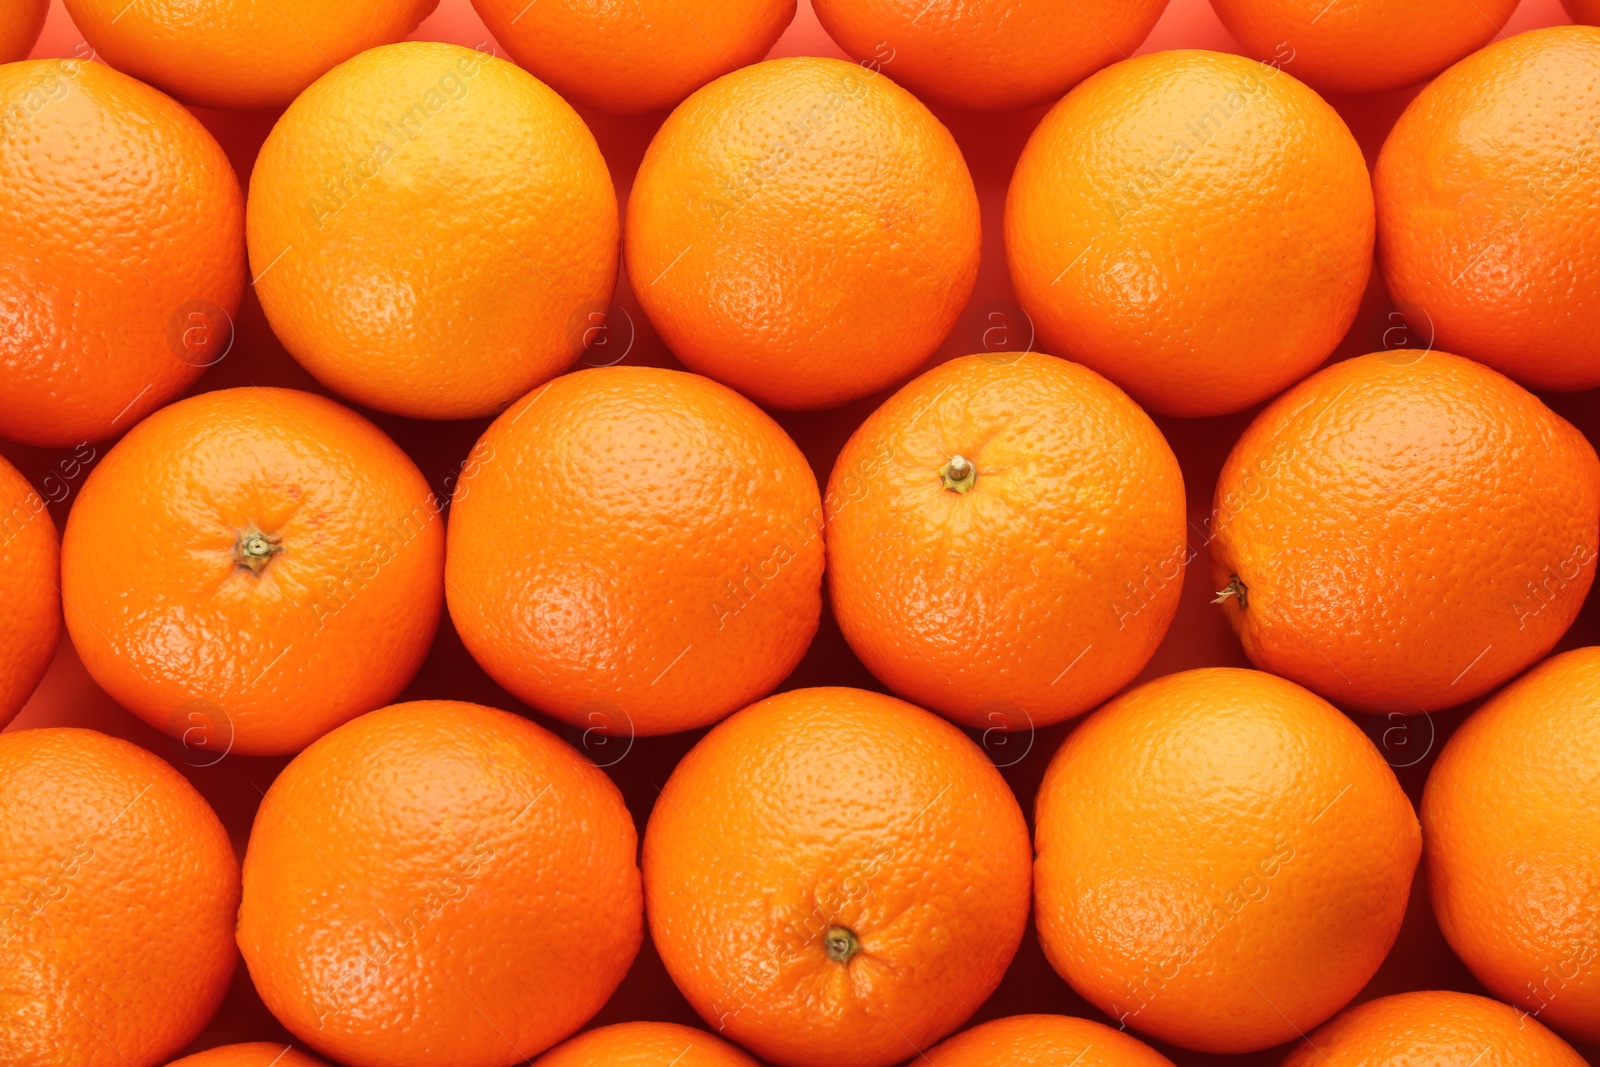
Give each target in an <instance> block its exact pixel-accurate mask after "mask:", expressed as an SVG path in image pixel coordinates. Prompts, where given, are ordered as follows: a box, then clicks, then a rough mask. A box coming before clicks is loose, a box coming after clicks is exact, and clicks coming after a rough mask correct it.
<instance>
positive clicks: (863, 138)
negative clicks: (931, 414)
mask: <svg viewBox="0 0 1600 1067" xmlns="http://www.w3.org/2000/svg"><path fill="white" fill-rule="evenodd" d="M978 251H979V223H978V196H977V193H976V191H975V190H974V188H973V184H972V175H971V174H969V173H968V172H967V165H966V161H965V160H963V159H962V158H961V149H960V148H958V147H957V146H956V142H955V138H953V137H952V136H950V131H949V130H947V129H945V128H944V126H943V124H941V123H940V122H939V120H938V119H936V118H934V117H933V115H932V113H930V112H929V111H928V109H927V108H926V107H924V106H923V105H922V104H921V103H920V102H919V101H918V100H917V98H916V97H914V96H912V95H911V94H910V93H908V92H906V91H905V90H904V89H901V88H900V87H899V86H898V85H895V84H894V83H893V82H891V81H890V80H889V79H888V78H886V77H884V76H883V75H882V74H880V73H878V71H877V70H875V69H873V68H871V67H863V66H857V65H855V64H852V63H845V62H843V61H841V60H837V59H818V58H815V57H809V56H807V57H795V58H791V59H775V60H772V61H770V62H767V63H758V64H756V65H755V66H753V67H746V68H744V69H743V70H740V71H738V72H737V73H734V74H729V75H727V76H726V77H723V78H719V79H717V80H716V81H714V82H712V83H711V84H710V85H708V86H706V87H705V88H704V89H701V90H700V91H699V92H697V93H695V94H694V95H693V96H691V97H690V98H689V99H688V100H685V101H684V102H683V103H682V104H681V105H679V107H678V109H677V110H676V111H674V112H673V113H672V114H671V115H670V116H669V117H668V118H667V121H666V122H665V123H664V124H663V125H662V127H661V129H660V131H658V132H657V134H656V136H655V139H654V140H653V141H651V142H650V147H649V148H648V149H647V150H646V151H645V155H644V161H643V162H642V163H641V164H640V165H639V173H638V176H637V177H636V178H635V180H634V184H633V192H632V194H631V195H630V196H629V198H628V226H627V244H626V248H625V249H624V254H625V256H626V260H627V266H628V276H629V278H630V279H631V280H632V283H633V288H634V292H635V293H636V294H637V295H638V297H639V303H640V304H641V305H643V307H644V310H645V312H646V313H647V314H648V315H649V316H650V321H651V322H652V323H653V324H654V325H655V327H656V329H657V330H658V331H660V333H661V337H662V339H663V340H665V341H666V342H667V344H668V345H669V346H670V347H671V349H672V351H673V353H674V354H675V355H676V356H677V357H678V358H679V359H681V360H682V361H683V362H684V363H685V364H686V365H688V367H689V368H690V369H691V370H696V371H699V372H700V373H702V374H708V375H710V376H711V377H713V378H716V379H717V380H718V381H721V382H725V383H727V384H728V385H731V386H733V387H734V388H735V389H737V390H739V391H740V392H741V393H744V394H745V395H746V396H748V397H750V398H751V399H752V400H754V401H756V402H757V403H758V404H762V405H764V406H766V407H774V408H824V407H832V406H834V405H838V404H843V403H845V402H846V401H849V400H854V399H856V398H857V397H861V396H866V395H867V394H868V393H872V392H875V391H877V390H879V389H882V388H883V387H884V386H887V385H891V384H893V383H894V382H896V381H899V380H900V379H902V378H904V377H905V376H906V375H908V374H910V373H911V372H912V371H913V370H915V369H916V368H917V366H918V365H919V364H921V363H922V362H923V361H924V360H926V359H927V358H928V357H929V356H930V355H932V354H933V352H934V350H935V349H936V348H938V347H939V343H940V342H941V341H943V340H944V337H945V334H947V333H949V332H950V328H951V327H952V326H953V325H955V321H956V317H957V316H958V315H959V314H960V313H961V309H962V307H963V306H965V304H966V302H967V297H968V296H969V295H970V294H971V293H972V286H973V283H974V281H976V279H977V275H978Z"/></svg>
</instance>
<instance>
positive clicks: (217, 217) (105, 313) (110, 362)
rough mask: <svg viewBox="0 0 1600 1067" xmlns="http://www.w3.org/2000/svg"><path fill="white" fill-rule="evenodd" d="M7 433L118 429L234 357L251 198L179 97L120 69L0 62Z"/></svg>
mask: <svg viewBox="0 0 1600 1067" xmlns="http://www.w3.org/2000/svg"><path fill="white" fill-rule="evenodd" d="M0 100H7V101H10V102H11V104H10V106H9V107H8V109H7V110H6V111H5V112H4V113H3V114H0V189H4V190H5V210H4V211H0V320H3V321H4V322H5V324H6V325H5V329H4V331H3V332H0V410H3V411H4V412H5V413H6V414H5V419H4V421H3V422H0V433H3V434H4V435H5V436H6V437H9V438H12V439H13V440H17V441H26V442H27V443H28V444H32V445H44V446H60V445H73V444H77V443H79V442H83V441H96V440H99V439H100V438H103V437H109V436H111V435H112V434H116V433H121V432H122V431H124V430H126V429H127V428H128V427H130V426H132V425H133V424H134V423H136V422H138V421H139V420H140V419H141V418H143V417H144V416H145V415H147V414H149V413H150V412H151V411H154V410H155V409H156V408H158V407H160V406H161V405H162V404H165V403H166V402H167V401H169V400H171V399H172V398H173V397H175V396H177V395H178V394H179V393H181V392H183V391H184V390H185V389H187V388H188V387H189V386H190V385H191V384H192V383H193V382H194V380H195V379H196V378H198V377H200V375H201V373H202V372H203V371H204V370H205V368H206V367H208V366H210V365H211V364H213V363H215V362H217V361H218V360H220V359H222V358H223V357H224V356H226V355H227V351H228V347H229V346H230V345H231V344H232V340H233V318H232V317H233V315H234V313H235V312H237V311H238V309H239V298H240V295H241V294H242V292H243V290H244V281H245V262H244V242H243V236H244V198H243V197H242V196H241V195H240V192H239V180H238V178H236V177H235V176H234V173H233V167H232V166H231V165H230V164H229V163H228V157H227V156H226V155H224V154H223V151H222V149H221V147H220V146H218V144H217V142H216V141H215V140H214V139H213V138H212V136H211V135H210V134H209V133H207V132H206V129H205V127H203V126H201V125H200V123H199V122H198V121H197V120H196V119H195V117H194V116H193V115H191V114H189V112H188V111H186V110H184V109H183V107H181V106H180V105H179V104H178V103H176V102H175V101H173V100H172V99H170V98H169V97H166V96H163V95H161V94H160V93H158V92H156V91H155V90H154V89H151V88H150V87H149V86H146V85H143V84H141V83H139V82H136V81H134V80H133V79H132V78H129V77H127V76H126V75H123V74H118V73H117V72H116V71H114V70H112V69H110V68H109V67H106V66H103V65H101V64H98V63H88V62H82V61H79V60H73V59H36V60H30V61H28V62H24V63H13V64H7V65H5V66H3V67H0Z"/></svg>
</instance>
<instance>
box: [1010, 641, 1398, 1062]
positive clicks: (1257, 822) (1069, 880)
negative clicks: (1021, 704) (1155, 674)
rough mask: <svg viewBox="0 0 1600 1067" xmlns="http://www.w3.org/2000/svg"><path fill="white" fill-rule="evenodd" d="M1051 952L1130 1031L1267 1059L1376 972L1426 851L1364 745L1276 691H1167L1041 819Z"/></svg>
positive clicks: (1177, 681)
mask: <svg viewBox="0 0 1600 1067" xmlns="http://www.w3.org/2000/svg"><path fill="white" fill-rule="evenodd" d="M1035 825H1036V835H1037V836H1036V839H1035V847H1036V849H1037V851H1038V859H1037V860H1036V861H1035V864H1034V892H1035V895H1036V904H1035V921H1036V922H1037V924H1038V929H1039V940H1040V941H1041V942H1042V943H1043V945H1044V950H1045V955H1046V956H1047V957H1049V959H1050V962H1051V964H1052V965H1053V966H1054V967H1055V969H1056V970H1057V971H1058V972H1060V974H1061V975H1062V977H1064V978H1065V979H1066V980H1067V981H1068V982H1069V983H1071V985H1072V987H1073V988H1074V989H1076V990H1077V991H1078V993H1079V994H1081V995H1082V996H1083V997H1084V998H1085V999H1086V1000H1088V1001H1089V1002H1090V1003H1091V1004H1093V1005H1094V1006H1095V1007H1097V1008H1099V1009H1100V1010H1101V1011H1103V1012H1105V1013H1106V1014H1107V1015H1109V1016H1111V1018H1112V1019H1114V1020H1115V1021H1116V1022H1117V1024H1118V1026H1119V1027H1124V1028H1125V1027H1132V1028H1134V1029H1135V1030H1140V1031H1143V1032H1145V1033H1148V1034H1152V1035H1154V1036H1155V1037H1158V1038H1160V1039H1161V1040H1163V1041H1170V1042H1172V1043H1173V1044H1175V1045H1178V1046H1180V1047H1183V1048H1188V1049H1194V1050H1196V1051H1199V1052H1210V1053H1234V1052H1249V1051H1254V1050H1256V1049H1263V1048H1268V1047H1270V1046H1272V1045H1276V1044H1278V1043H1280V1042H1282V1041H1286V1040H1289V1039H1290V1038H1293V1037H1295V1036H1296V1035H1297V1034H1300V1033H1304V1032H1305V1031H1306V1030H1309V1029H1310V1028H1311V1027H1313V1026H1315V1025H1317V1024H1318V1023H1320V1022H1322V1021H1323V1020H1324V1019H1326V1018H1328V1017H1329V1016H1330V1015H1332V1014H1333V1013H1334V1012H1336V1011H1338V1010H1339V1009H1340V1008H1342V1007H1343V1006H1344V1005H1345V1004H1346V1003H1348V1002H1349V1000H1350V998H1351V997H1353V996H1355V995H1356V993H1357V992H1359V991H1360V989H1361V987H1362V986H1364V985H1365V984H1366V983H1367V980H1368V979H1369V978H1371V977H1372V975H1373V974H1374V972H1376V971H1377V969H1378V965H1379V964H1380V963H1382V962H1383V958H1384V956H1385V955H1387V954H1388V952H1389V947H1390V946H1391V945H1393V944H1394V939H1395V936H1396V935H1397V934H1398V933H1399V930H1400V920H1401V918H1402V917H1403V916H1404V915H1405V910H1406V900H1407V896H1408V894H1409V891H1410V888H1411V878H1412V874H1413V873H1414V872H1415V870H1416V866H1417V859H1418V856H1419V855H1420V853H1421V851H1422V840H1421V835H1420V833H1419V831H1418V828H1417V820H1416V816H1415V815H1414V814H1413V813H1412V810H1411V802H1410V801H1409V800H1407V799H1406V795H1405V793H1403V792H1402V791H1401V789H1400V783H1399V782H1397V781H1396V780H1395V777H1394V772H1393V771H1391V770H1390V769H1389V766H1388V765H1387V764H1386V763H1384V761H1383V757H1382V756H1381V755H1380V754H1379V752H1378V750H1377V749H1376V748H1375V747H1373V745H1372V742H1370V741H1368V740H1367V738H1366V736H1365V735H1363V734H1362V732H1361V730H1360V729H1358V728H1357V727H1356V725H1355V724H1354V723H1352V722H1351V721H1350V720H1349V719H1347V718H1346V717H1345V716H1343V715H1341V714H1340V713H1339V712H1338V711H1337V710H1335V709H1334V708H1333V707H1332V706H1331V705H1329V704H1328V703H1327V702H1326V701H1324V700H1322V699H1321V698H1319V697H1317V696H1316V695H1315V694H1313V693H1310V692H1308V691H1306V690H1304V689H1302V688H1300V687H1299V686H1297V685H1295V684H1294V683H1293V682H1289V681H1285V680H1284V679H1282V678H1278V677H1276V676H1275V675H1270V674H1263V673H1261V672H1258V671H1246V670H1239V669H1236V668H1224V667H1218V668H1206V669H1201V670H1193V671H1185V672H1183V673H1181V674H1173V675H1168V676H1167V677H1165V678H1160V679H1157V680H1156V681H1154V682H1150V683H1148V684H1146V685H1143V686H1140V687H1139V688H1137V689H1135V690H1133V691H1131V692H1129V693H1127V694H1125V695H1123V696H1121V697H1118V698H1117V699H1116V700H1113V701H1112V702H1111V703H1109V704H1107V705H1106V706H1105V707H1103V708H1101V709H1100V710H1099V711H1097V712H1095V713H1094V714H1093V715H1092V716H1090V717H1089V718H1088V719H1087V720H1085V721H1084V723H1083V725H1082V726H1080V727H1078V729H1077V730H1076V731H1074V732H1073V733H1072V734H1071V735H1070V736H1069V737H1068V738H1067V740H1066V743H1065V744H1063V745H1062V746H1061V749H1060V751H1058V752H1057V753H1056V755H1055V758H1054V759H1052V760H1051V762H1050V767H1049V769H1048V770H1047V771H1046V772H1045V777H1044V783H1043V784H1042V785H1041V786H1040V787H1039V800H1038V807H1037V810H1036V813H1035Z"/></svg>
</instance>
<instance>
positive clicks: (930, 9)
mask: <svg viewBox="0 0 1600 1067" xmlns="http://www.w3.org/2000/svg"><path fill="white" fill-rule="evenodd" d="M814 6H815V8H816V12H817V19H818V21H820V22H821V23H822V26H823V28H824V29H826V30H827V31H828V33H829V35H830V36H832V37H833V39H834V40H835V41H837V42H838V43H839V47H840V48H843V49H844V50H845V51H846V52H848V53H849V54H850V55H851V56H853V57H854V58H856V59H857V60H860V61H861V62H863V63H872V64H874V65H875V66H881V67H882V68H883V69H884V70H885V71H886V72H887V73H889V74H890V75H892V76H893V77H894V79H895V80H896V81H898V82H900V83H901V84H902V85H904V86H905V87H906V88H908V89H910V90H911V91H912V92H914V93H916V94H917V95H918V96H919V97H921V98H922V99H924V100H931V101H933V102H935V103H939V104H947V105H949V106H951V107H960V108H969V109H972V110H976V111H1016V110H1019V109H1021V108H1026V107H1032V106H1034V105H1035V104H1043V103H1045V102H1047V101H1052V100H1055V99H1056V98H1057V97H1059V96H1060V95H1061V94H1062V93H1064V92H1066V91H1067V90H1068V89H1070V88H1071V87H1072V86H1073V85H1075V84H1077V83H1078V82H1079V81H1081V80H1083V79H1084V78H1085V77H1087V76H1088V75H1090V74H1093V73H1094V72H1095V71H1097V70H1099V69H1100V68H1101V67H1103V66H1105V65H1106V64H1107V63H1112V62H1115V61H1116V60H1118V59H1125V58H1127V57H1128V56H1129V55H1131V54H1132V53H1133V52H1136V51H1138V49H1139V46H1140V45H1141V44H1143V43H1144V39H1145V38H1146V37H1148V36H1149V35H1150V31H1151V30H1152V29H1153V28H1154V27H1155V24H1156V22H1157V20H1159V19H1160V18H1161V13H1162V12H1163V11H1165V10H1166V7H1167V0H1075V2H1072V3H1066V4H1063V3H1058V2H1056V0H1023V2H1016V0H1010V2H1002V0H978V2H976V3H971V2H957V0H932V2H929V3H912V4H908V3H903V2H900V0H814Z"/></svg>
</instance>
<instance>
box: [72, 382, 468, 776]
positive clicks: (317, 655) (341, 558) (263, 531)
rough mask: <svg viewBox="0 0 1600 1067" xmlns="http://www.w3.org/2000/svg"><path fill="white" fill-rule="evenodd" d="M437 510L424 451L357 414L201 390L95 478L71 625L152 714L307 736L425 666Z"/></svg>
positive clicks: (276, 748)
mask: <svg viewBox="0 0 1600 1067" xmlns="http://www.w3.org/2000/svg"><path fill="white" fill-rule="evenodd" d="M443 525H444V524H443V523H442V522H441V521H440V519H439V505H438V503H437V501H435V500H434V497H433V494H432V493H431V492H430V491H429V489H428V485H427V483H426V482H424V481H423V479H422V475H421V473H420V472H418V470H417V468H416V467H415V465H413V464H412V462H411V460H410V459H409V458H408V457H407V456H406V454H405V453H404V452H402V451H400V449H399V447H398V446H396V445H395V443H394V442H393V441H391V440H389V438H387V437H385V436H384V435H383V433H382V432H381V431H380V430H378V428H377V427H375V426H373V425H372V424H371V423H369V422H367V420H365V419H363V418H361V417H360V416H359V415H357V414H355V413H354V412H352V411H349V410H347V409H345V408H342V407H340V406H339V405H338V404H335V403H334V402H333V401H331V400H325V399H323V398H322V397H319V396H312V395H310V394H309V393H298V392H295V391H293V390H289V389H261V388H255V387H251V388H245V389H227V390H223V391H221V392H215V393H203V394H201V395H199V396H196V397H191V398H189V399H187V400H182V401H179V402H178V403H176V404H173V405H171V406H170V407H166V408H163V409H162V410H161V411H158V412H157V413H156V414H154V415H152V416H150V417H149V418H148V419H146V420H145V421H144V422H142V423H140V424H139V425H138V426H136V427H134V429H133V430H132V431H131V432H130V433H129V434H128V435H127V436H126V437H124V438H123V439H122V440H121V441H120V442H119V443H118V444H117V445H116V446H115V447H113V448H112V449H111V450H110V451H109V452H108V453H107V454H106V456H105V458H104V459H102V460H101V461H100V464H99V466H97V467H96V468H95V469H94V471H93V472H92V473H91V474H90V475H89V477H88V479H87V480H86V481H85V482H84V486H83V491H82V492H81V494H80V495H79V497H78V500H77V503H76V504H74V505H73V508H72V513H71V515H70V516H69V517H68V520H67V530H66V535H65V537H64V538H63V541H62V548H61V590H62V595H63V598H64V600H65V602H66V604H67V613H66V614H67V631H68V632H69V633H70V634H71V635H72V642H73V644H74V645H75V646H76V648H77V650H78V655H79V657H80V658H82V660H83V665H84V667H85V668H87V670H88V671H89V674H90V675H91V676H92V677H93V678H94V680H95V681H96V682H98V683H99V684H100V686H101V687H102V688H103V689H105V690H106V692H108V693H110V694H111V696H112V697H113V698H114V699H115V700H116V701H117V702H118V703H120V704H122V705H123V706H124V707H126V708H127V709H128V710H129V711H132V712H133V713H134V714H136V715H138V716H139V717H140V718H142V719H144V720H145V721H146V722H148V723H150V725H152V726H154V727H156V728H157V729H160V730H166V731H167V732H169V733H171V734H174V735H176V736H181V737H183V738H184V739H185V741H186V743H192V744H194V745H196V746H205V747H207V748H210V749H212V750H216V751H221V752H227V751H230V750H231V751H234V752H241V753H246V754H250V755H259V754H270V753H285V752H296V751H298V750H299V749H301V748H303V747H304V746H305V745H307V744H308V743H310V742H311V741H312V740H313V739H314V738H316V737H317V736H319V735H321V734H323V733H325V732H326V731H328V730H330V729H332V728H333V727H335V726H337V725H339V724H340V723H342V722H344V721H345V720H347V719H350V718H352V717H354V716H356V715H359V714H361V713H362V712H364V711H368V710H370V709H372V708H374V707H376V706H378V705H380V704H383V703H385V702H386V701H389V700H392V699H393V698H394V697H395V696H396V694H398V693H399V692H400V690H401V688H402V687H404V686H405V684H406V683H407V682H409V681H410V680H411V676H412V675H413V674H415V673H416V671H417V668H418V667H419V666H421V664H422V659H423V657H424V656H425V655H426V654H427V652H428V646H429V645H430V644H431V643H432V640H433V633H434V629H435V628H436V626H437V625H438V621H439V611H440V607H441V604H442V601H443V599H444V596H443V593H444V590H443V571H444V530H443V529H442V527H443Z"/></svg>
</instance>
